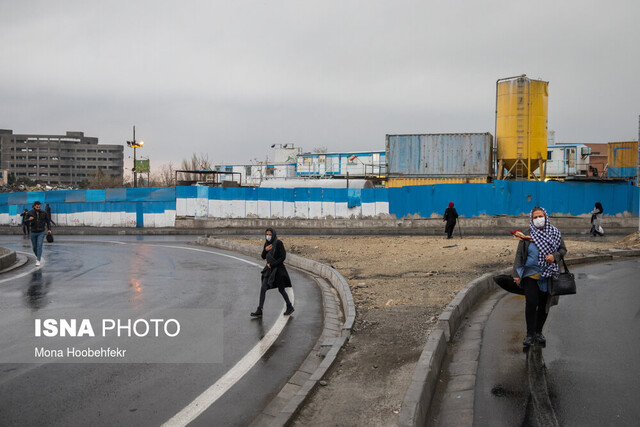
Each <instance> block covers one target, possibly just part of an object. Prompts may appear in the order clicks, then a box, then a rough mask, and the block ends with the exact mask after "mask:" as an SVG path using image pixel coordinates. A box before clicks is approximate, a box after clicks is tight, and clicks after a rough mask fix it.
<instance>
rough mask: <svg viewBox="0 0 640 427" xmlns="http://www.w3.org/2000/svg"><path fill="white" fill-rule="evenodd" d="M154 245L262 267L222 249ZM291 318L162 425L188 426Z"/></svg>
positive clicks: (280, 321) (248, 367)
mask: <svg viewBox="0 0 640 427" xmlns="http://www.w3.org/2000/svg"><path fill="white" fill-rule="evenodd" d="M154 246H162V247H165V248H174V249H186V250H190V251H196V252H206V253H210V254H215V255H220V256H224V257H227V258H232V259H235V260H238V261H242V262H246V263H247V264H250V265H254V266H256V267H261V266H260V265H259V264H257V263H255V262H252V261H247V260H246V259H242V258H238V257H235V256H233V255H227V254H223V253H220V252H215V251H208V250H204V249H197V248H190V247H185V246H171V245H154ZM287 293H288V294H289V299H290V300H291V304H293V302H294V295H293V289H292V290H291V292H287ZM283 308H286V305H283ZM287 321H289V316H283V315H280V316H279V317H278V319H277V320H276V322H275V324H274V325H273V326H272V327H271V329H269V332H267V334H266V335H265V336H264V337H263V338H262V339H261V340H260V341H259V342H258V343H257V344H256V345H255V346H254V347H253V348H252V349H251V350H249V352H248V353H247V354H245V355H244V357H242V359H240V360H239V361H238V362H237V363H236V364H235V365H234V366H233V367H232V368H231V369H229V370H228V371H227V373H226V374H224V375H223V376H222V377H221V378H220V379H219V380H218V381H216V382H215V383H214V384H213V385H212V386H211V387H209V388H208V389H206V390H205V391H204V392H202V393H201V394H200V395H199V396H198V397H196V398H195V399H194V401H193V402H191V403H190V404H188V405H187V406H186V407H184V409H182V410H181V411H180V412H178V413H177V414H176V415H174V416H173V417H172V418H171V419H169V420H168V421H167V422H165V423H164V424H162V426H163V427H173V426H186V425H187V424H189V423H190V422H191V421H193V420H195V419H196V418H197V417H198V416H199V415H200V414H202V413H203V412H204V411H206V410H207V408H209V407H210V406H211V405H213V404H214V403H215V402H216V400H218V399H219V398H220V397H222V396H223V395H224V394H225V393H226V392H227V391H228V390H229V389H230V388H231V387H233V385H234V384H235V383H237V382H238V381H239V380H240V378H242V377H243V376H244V375H245V374H246V373H247V372H249V370H251V368H253V366H254V365H255V364H256V363H257V362H258V360H260V359H261V358H262V356H264V354H265V353H266V352H267V350H269V348H270V347H271V346H272V345H273V343H274V342H275V341H276V339H277V338H278V337H279V336H280V333H282V330H283V329H284V327H285V326H286V324H287Z"/></svg>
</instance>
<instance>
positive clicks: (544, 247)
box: [512, 206, 567, 347]
mask: <svg viewBox="0 0 640 427" xmlns="http://www.w3.org/2000/svg"><path fill="white" fill-rule="evenodd" d="M514 236H515V237H516V238H518V239H519V240H520V242H519V243H518V250H517V252H516V257H515V260H514V263H513V272H512V275H513V279H514V281H515V282H516V284H517V285H518V286H520V287H521V288H522V289H523V290H524V295H525V320H526V324H527V336H526V337H525V339H524V341H522V345H523V346H525V347H529V346H531V345H532V344H533V343H534V342H537V343H539V344H541V345H545V344H546V342H547V340H546V338H545V337H544V335H542V328H543V326H544V323H545V321H546V320H547V316H548V314H549V308H550V307H551V306H553V305H556V304H557V303H558V297H557V296H554V297H551V296H549V292H548V282H549V278H550V277H551V276H553V274H554V273H557V272H558V271H559V268H558V262H559V261H560V260H561V259H563V258H564V256H565V254H566V253H567V248H566V247H565V245H564V240H563V239H562V233H560V231H559V230H558V229H557V228H556V227H554V226H553V225H551V222H550V221H549V216H548V215H547V211H545V210H544V209H543V208H541V207H538V206H536V207H535V208H533V210H531V213H530V215H529V234H528V235H527V234H524V233H521V232H520V231H516V232H514Z"/></svg>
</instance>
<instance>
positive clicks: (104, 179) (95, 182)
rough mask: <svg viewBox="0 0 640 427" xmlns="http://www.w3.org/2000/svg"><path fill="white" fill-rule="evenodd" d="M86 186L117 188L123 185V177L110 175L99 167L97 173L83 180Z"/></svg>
mask: <svg viewBox="0 0 640 427" xmlns="http://www.w3.org/2000/svg"><path fill="white" fill-rule="evenodd" d="M83 184H84V185H83V187H84V188H117V187H122V185H123V182H122V177H120V176H114V175H108V174H105V173H104V172H102V169H100V168H98V170H97V172H96V173H93V174H91V175H90V176H89V179H87V180H86V181H84V182H83Z"/></svg>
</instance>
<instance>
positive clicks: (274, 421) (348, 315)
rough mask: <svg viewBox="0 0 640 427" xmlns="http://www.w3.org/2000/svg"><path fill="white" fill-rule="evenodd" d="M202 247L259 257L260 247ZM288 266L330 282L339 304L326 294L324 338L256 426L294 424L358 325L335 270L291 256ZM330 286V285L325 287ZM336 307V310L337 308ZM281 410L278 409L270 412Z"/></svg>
mask: <svg viewBox="0 0 640 427" xmlns="http://www.w3.org/2000/svg"><path fill="white" fill-rule="evenodd" d="M198 244H199V245H203V246H210V247H215V248H219V249H225V250H230V251H233V252H238V253H241V254H244V255H248V256H251V257H256V254H257V253H258V252H259V251H260V248H259V247H257V246H253V245H248V244H243V243H238V242H232V241H229V240H222V239H219V238H215V237H200V238H198ZM287 264H288V265H290V266H292V267H296V268H299V269H301V270H304V271H306V272H309V273H311V274H312V276H313V275H316V276H318V277H316V280H317V281H318V282H319V285H320V287H321V288H322V287H323V284H322V282H321V281H322V279H324V280H326V281H327V282H328V283H329V284H330V285H331V287H332V289H333V290H334V291H335V293H336V296H337V299H338V300H339V302H337V303H333V302H332V295H331V292H327V291H326V290H325V291H324V292H323V304H324V307H325V322H324V328H323V331H322V334H321V335H320V339H319V340H318V342H317V343H316V346H315V347H314V350H315V351H312V352H311V353H310V354H309V355H308V356H307V358H306V359H305V362H303V364H302V365H301V366H300V368H299V369H298V371H297V372H296V373H295V374H294V375H293V377H292V378H291V379H290V381H289V382H288V383H287V384H286V385H285V386H284V387H283V389H282V390H281V391H280V393H278V395H277V396H276V397H275V398H274V399H273V400H272V401H271V403H270V404H269V405H268V406H267V408H266V409H265V410H264V411H263V413H262V414H261V415H260V416H259V417H258V419H256V420H255V421H254V422H253V424H252V425H255V426H262V425H265V426H267V425H268V426H283V425H287V424H288V423H290V422H291V421H292V419H293V417H294V416H295V415H296V414H297V413H298V411H299V410H300V409H301V408H302V405H303V404H304V403H305V401H306V400H307V398H308V397H309V396H310V395H311V393H312V392H313V390H315V388H316V387H317V386H318V384H319V382H320V380H321V379H322V378H323V377H324V375H325V374H326V373H327V371H328V370H329V368H330V367H331V366H332V365H333V363H334V362H335V360H336V357H337V355H338V352H339V351H340V349H341V348H342V347H343V346H344V345H345V344H346V342H347V341H348V340H349V337H350V336H351V329H352V328H353V324H354V322H355V317H356V308H355V304H354V302H353V296H352V295H351V290H350V289H349V285H348V284H347V281H346V280H345V279H344V277H342V275H341V274H340V273H338V272H337V271H336V270H335V269H333V268H331V267H329V266H327V265H324V264H321V263H319V262H316V261H313V260H310V259H307V258H303V257H301V256H298V255H293V254H291V255H287ZM325 286H326V285H325ZM338 305H340V306H341V308H342V314H343V316H344V317H343V318H342V319H343V321H342V319H340V317H338V316H337V314H338V313H339V311H338V307H337V306H338ZM334 306H335V307H334ZM294 378H297V379H296V380H294ZM270 408H278V409H270Z"/></svg>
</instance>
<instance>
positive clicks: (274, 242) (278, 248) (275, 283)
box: [251, 228, 295, 317]
mask: <svg viewBox="0 0 640 427" xmlns="http://www.w3.org/2000/svg"><path fill="white" fill-rule="evenodd" d="M286 258H287V251H286V250H285V248H284V243H282V241H281V240H279V239H278V236H277V234H276V230H274V229H273V228H267V230H266V231H265V243H264V246H263V249H262V259H264V260H266V261H267V265H265V266H264V269H263V270H262V274H261V278H262V284H261V286H260V303H259V304H258V309H257V310H256V311H254V312H253V313H251V316H253V317H262V309H263V307H264V299H265V296H266V293H267V291H268V290H269V289H273V288H278V292H280V295H282V298H284V302H285V303H286V304H287V308H286V310H285V312H284V314H285V316H288V315H290V314H291V313H293V312H294V310H295V309H294V308H293V305H292V304H291V301H290V300H289V295H287V291H286V290H285V288H290V287H291V279H290V278H289V272H288V271H287V268H286V267H285V266H284V260H285V259H286Z"/></svg>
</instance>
